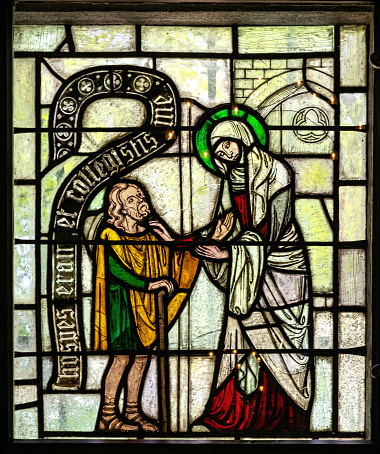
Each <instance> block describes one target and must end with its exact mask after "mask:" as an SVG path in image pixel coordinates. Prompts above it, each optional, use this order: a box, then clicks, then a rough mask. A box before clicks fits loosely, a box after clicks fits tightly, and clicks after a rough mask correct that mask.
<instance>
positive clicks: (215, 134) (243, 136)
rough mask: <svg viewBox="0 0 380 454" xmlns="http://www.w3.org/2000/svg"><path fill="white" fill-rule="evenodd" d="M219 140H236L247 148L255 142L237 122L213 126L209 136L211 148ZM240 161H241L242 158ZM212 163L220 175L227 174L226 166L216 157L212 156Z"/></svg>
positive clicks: (245, 127)
mask: <svg viewBox="0 0 380 454" xmlns="http://www.w3.org/2000/svg"><path fill="white" fill-rule="evenodd" d="M220 139H229V140H234V139H237V140H240V141H241V142H243V143H244V145H246V146H247V147H249V146H250V145H252V144H253V143H254V142H255V140H254V138H253V136H252V133H251V131H250V130H249V129H248V127H247V126H246V125H245V124H244V123H243V122H241V121H237V120H225V121H222V122H221V123H218V124H217V125H216V126H215V128H214V130H213V131H212V132H211V136H210V141H211V146H212V147H214V145H215V144H216V143H217V142H218V140H220ZM241 159H243V156H242V157H241ZM214 162H215V165H216V166H217V167H218V169H219V170H220V171H221V172H222V174H226V173H227V164H226V163H225V162H223V161H221V160H220V159H218V158H217V157H216V156H214Z"/></svg>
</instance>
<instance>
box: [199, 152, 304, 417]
mask: <svg viewBox="0 0 380 454" xmlns="http://www.w3.org/2000/svg"><path fill="white" fill-rule="evenodd" d="M247 161H248V162H247V164H248V175H249V201H247V203H249V204H250V210H251V213H252V225H251V226H242V225H241V224H240V223H239V222H237V223H236V227H235V230H234V232H233V233H232V235H231V237H230V239H231V240H234V239H236V241H234V243H235V244H234V245H231V246H230V251H231V252H230V262H229V263H228V262H222V263H215V262H210V261H209V262H207V261H206V262H205V267H206V270H207V272H208V274H209V276H210V278H211V279H212V280H213V281H215V282H216V283H217V284H218V285H219V286H220V287H222V288H224V289H225V291H226V298H227V299H228V304H227V308H228V310H227V315H226V316H227V318H228V319H227V328H226V333H225V336H224V338H223V339H221V345H220V347H221V348H225V349H231V350H233V349H247V348H253V349H258V350H259V349H280V350H281V349H284V348H286V349H293V348H298V349H307V348H309V313H308V312H309V285H310V282H309V280H308V271H307V260H306V259H305V254H306V252H305V250H304V249H303V248H301V247H300V246H297V245H295V246H293V247H292V245H291V243H292V242H295V241H300V239H301V238H300V235H299V233H298V227H297V225H296V223H295V220H294V217H293V216H294V215H293V208H292V206H291V173H290V171H289V169H288V168H287V167H286V166H285V165H284V164H283V163H281V162H280V161H277V160H275V159H274V158H272V157H271V156H270V155H269V154H268V153H265V152H264V151H262V150H260V149H258V148H256V147H254V148H252V150H251V151H250V152H249V153H248V156H247ZM232 206H233V204H232V202H231V195H230V188H229V182H228V181H227V180H226V181H224V186H223V188H222V195H221V199H220V203H219V205H218V206H217V211H216V213H215V215H216V216H220V215H221V214H223V213H224V212H226V211H229V210H231V208H232ZM265 218H266V219H267V220H268V229H269V230H268V234H269V238H268V239H269V240H270V241H271V242H273V241H282V242H285V241H286V242H289V243H288V244H286V245H279V246H278V247H277V248H274V247H272V246H265V245H264V244H263V240H264V239H263V237H262V236H261V234H260V232H259V231H258V230H257V229H255V227H256V226H257V225H259V224H260V222H261V221H263V220H264V219H265ZM236 242H237V243H238V244H236ZM255 242H258V243H261V244H257V245H255V244H254V243H255ZM245 243H246V244H245ZM260 357H261V359H262V360H263V361H264V363H265V365H266V366H267V367H268V369H269V370H270V372H271V373H272V374H273V376H274V377H275V379H276V380H277V382H278V383H279V384H280V385H281V386H282V388H283V389H284V391H285V392H286V393H287V394H288V395H289V397H290V398H291V399H292V400H293V401H294V402H295V403H296V404H297V405H298V406H299V407H301V408H302V409H304V410H306V409H307V408H308V407H309V404H310V396H311V374H310V369H309V364H308V363H309V357H308V356H307V355H304V354H301V353H278V354H272V353H261V354H260ZM238 361H240V363H241V364H242V366H241V368H240V370H239V372H238V382H239V386H240V387H241V389H242V390H243V391H244V392H245V393H246V394H247V395H250V394H252V393H253V392H254V391H255V390H256V388H257V386H258V373H259V363H258V361H257V359H256V357H255V356H253V355H249V356H248V357H246V358H245V359H243V356H242V355H234V354H232V355H230V354H225V355H223V357H222V359H221V363H220V368H219V375H218V379H217V386H219V385H221V384H222V383H223V382H224V381H225V380H226V378H228V376H230V374H231V372H232V371H233V370H234V368H235V366H236V363H237V362H238Z"/></svg>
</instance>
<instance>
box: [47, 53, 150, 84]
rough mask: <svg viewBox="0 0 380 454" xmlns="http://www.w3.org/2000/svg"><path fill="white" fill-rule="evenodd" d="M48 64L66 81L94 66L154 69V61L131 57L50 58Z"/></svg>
mask: <svg viewBox="0 0 380 454" xmlns="http://www.w3.org/2000/svg"><path fill="white" fill-rule="evenodd" d="M46 61H47V62H48V64H49V65H50V66H51V67H52V68H53V70H54V71H55V72H56V73H57V74H58V75H60V76H61V77H63V78H64V79H66V78H67V77H69V76H72V75H73V74H75V73H77V72H78V71H81V70H82V69H87V68H93V67H94V66H104V65H136V66H143V67H146V68H152V67H153V61H152V59H151V58H148V57H141V58H140V57H136V58H133V57H130V58H118V57H109V58H104V57H103V58H63V57H62V58H48V59H46Z"/></svg>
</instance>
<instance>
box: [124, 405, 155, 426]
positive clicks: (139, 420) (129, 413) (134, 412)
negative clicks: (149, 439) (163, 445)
mask: <svg viewBox="0 0 380 454" xmlns="http://www.w3.org/2000/svg"><path fill="white" fill-rule="evenodd" d="M125 418H126V420H127V421H128V422H131V423H134V424H138V425H139V426H140V427H141V428H142V430H144V431H145V432H158V427H157V426H155V425H154V424H152V423H151V422H149V421H145V419H143V417H142V416H141V415H140V413H139V410H138V406H137V404H136V405H127V408H126V409H125Z"/></svg>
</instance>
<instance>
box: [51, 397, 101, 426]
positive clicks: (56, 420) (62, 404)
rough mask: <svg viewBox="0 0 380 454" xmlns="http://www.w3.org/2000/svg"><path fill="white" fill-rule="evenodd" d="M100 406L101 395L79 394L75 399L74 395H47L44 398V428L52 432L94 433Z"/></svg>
mask: <svg viewBox="0 0 380 454" xmlns="http://www.w3.org/2000/svg"><path fill="white" fill-rule="evenodd" d="M99 405H100V395H99V394H96V395H91V394H87V395H84V394H78V395H76V396H75V398H73V395H72V394H59V395H57V394H47V395H45V396H44V428H45V430H47V431H52V432H54V431H73V432H92V431H94V430H95V423H96V419H97V416H98V411H99ZM67 415H70V417H67Z"/></svg>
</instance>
